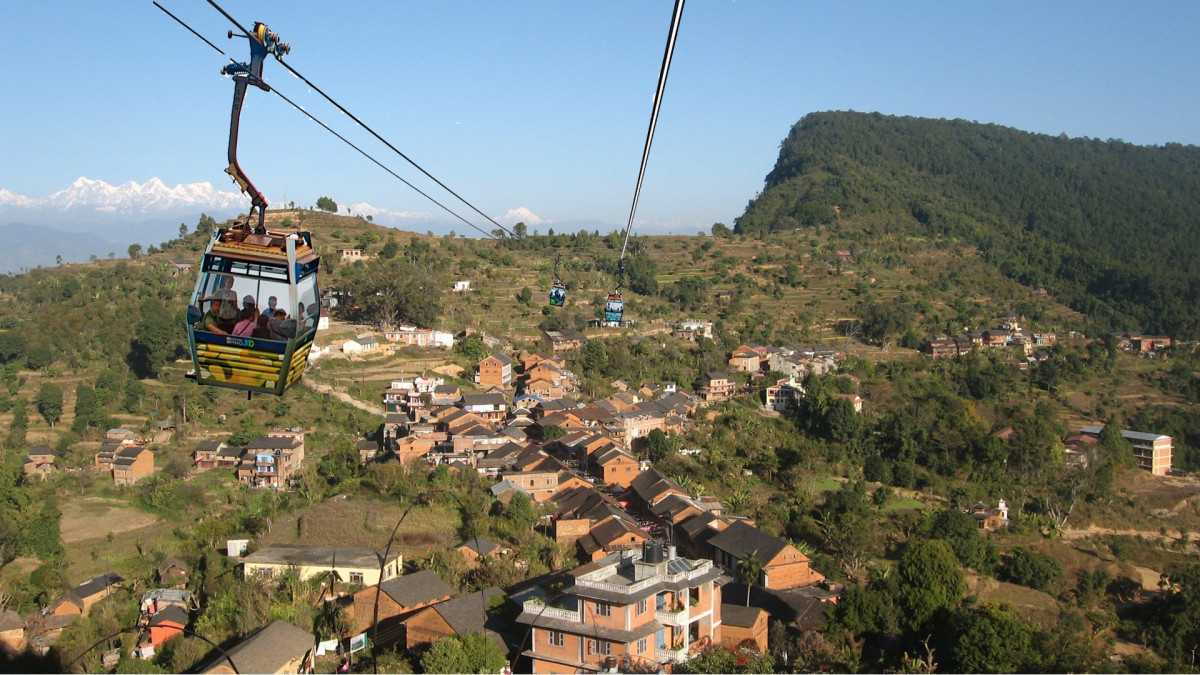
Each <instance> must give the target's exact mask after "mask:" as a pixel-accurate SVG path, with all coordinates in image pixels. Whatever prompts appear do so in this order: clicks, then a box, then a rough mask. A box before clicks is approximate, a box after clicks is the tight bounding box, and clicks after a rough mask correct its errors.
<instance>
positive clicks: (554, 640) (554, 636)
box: [548, 630, 567, 647]
mask: <svg viewBox="0 0 1200 675" xmlns="http://www.w3.org/2000/svg"><path fill="white" fill-rule="evenodd" d="M548 632H549V633H550V646H551V647H561V646H563V645H565V644H567V636H566V635H565V634H564V633H563V632H562V631H561V630H552V631H548Z"/></svg>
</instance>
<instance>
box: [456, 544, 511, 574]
mask: <svg viewBox="0 0 1200 675" xmlns="http://www.w3.org/2000/svg"><path fill="white" fill-rule="evenodd" d="M454 550H455V551H458V553H459V555H461V556H462V557H463V559H464V560H466V561H467V566H468V567H470V568H471V569H476V568H478V567H479V566H480V565H482V564H483V559H484V558H496V557H498V556H499V555H500V551H501V548H500V544H497V543H496V542H494V541H492V540H491V539H488V538H487V537H469V538H468V539H467V540H466V541H464V542H463V543H461V544H459V545H458V546H456V547H455V548H454Z"/></svg>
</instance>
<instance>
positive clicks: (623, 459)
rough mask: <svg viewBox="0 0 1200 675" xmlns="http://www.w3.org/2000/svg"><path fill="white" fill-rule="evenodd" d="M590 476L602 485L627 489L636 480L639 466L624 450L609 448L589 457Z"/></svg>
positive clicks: (614, 447)
mask: <svg viewBox="0 0 1200 675" xmlns="http://www.w3.org/2000/svg"><path fill="white" fill-rule="evenodd" d="M589 469H590V470H591V474H592V475H593V476H595V477H596V478H597V479H598V480H599V481H600V482H601V484H603V485H620V486H621V487H623V488H624V487H629V484H630V483H632V482H633V479H634V478H637V476H638V472H639V471H640V470H641V465H640V464H639V463H638V461H637V459H635V458H634V457H633V456H632V455H630V454H629V453H627V452H625V451H624V450H622V449H620V448H618V447H616V446H610V447H609V448H608V449H607V450H602V451H600V452H597V453H595V454H593V455H592V456H591V461H590V463H589Z"/></svg>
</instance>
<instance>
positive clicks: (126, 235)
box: [0, 177, 250, 273]
mask: <svg viewBox="0 0 1200 675" xmlns="http://www.w3.org/2000/svg"><path fill="white" fill-rule="evenodd" d="M249 206H250V200H249V199H247V198H246V197H245V196H243V195H241V194H239V193H237V192H225V191H222V190H217V189H216V188H214V187H213V186H212V184H211V183H191V184H188V185H176V186H175V187H173V188H170V187H167V186H166V185H165V184H164V183H163V182H162V181H161V180H159V179H158V178H151V179H150V180H148V181H146V182H145V183H137V182H135V181H129V182H128V183H122V184H121V185H110V184H108V183H105V182H104V181H102V180H92V179H90V178H82V177H81V178H78V179H76V180H75V182H74V183H71V186H70V187H68V188H66V189H64V190H59V191H58V192H55V193H54V194H51V195H49V196H46V197H28V196H26V195H20V194H17V193H15V192H13V191H11V190H8V189H4V188H0V233H3V234H4V236H5V239H6V240H7V241H10V242H13V245H11V246H9V247H7V248H6V249H5V250H4V251H0V273H3V272H15V271H19V270H21V269H23V268H33V267H38V266H39V265H40V266H51V265H54V264H55V261H56V260H57V258H58V256H62V258H63V260H64V261H67V262H82V261H84V260H87V259H88V257H89V256H91V255H96V256H98V257H106V256H107V255H108V254H110V253H114V254H120V255H122V256H123V255H124V254H125V251H126V248H127V247H128V246H129V245H130V244H135V243H136V244H141V245H143V246H149V245H151V244H157V243H160V242H163V241H166V240H168V239H172V238H174V237H177V236H179V224H180V223H181V222H182V223H186V224H187V225H188V227H189V228H190V227H194V226H195V224H196V222H197V221H198V219H199V218H200V214H202V213H207V214H208V215H210V216H212V217H214V218H216V219H218V220H223V219H225V218H230V217H232V216H235V215H237V214H238V213H243V212H245V211H246V210H247V209H248V208H249Z"/></svg>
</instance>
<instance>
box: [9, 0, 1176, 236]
mask: <svg viewBox="0 0 1200 675" xmlns="http://www.w3.org/2000/svg"><path fill="white" fill-rule="evenodd" d="M160 2H161V4H163V5H164V6H165V7H167V8H168V9H169V10H171V11H172V12H173V13H174V14H176V15H177V16H179V17H180V18H182V19H183V20H184V21H187V22H188V23H189V24H190V25H191V26H192V27H193V28H195V29H196V30H197V31H199V32H200V33H202V34H203V35H205V36H206V37H208V39H209V40H211V41H212V42H213V43H215V44H216V45H217V46H218V47H220V48H221V49H223V50H225V52H226V53H227V54H228V55H229V56H232V57H233V58H235V59H237V60H239V61H242V60H246V59H247V58H248V53H249V50H248V47H247V43H246V41H245V40H244V39H236V40H229V39H226V37H225V33H226V31H227V30H228V29H229V28H230V26H229V24H228V23H227V22H226V20H225V19H224V18H223V17H222V16H220V15H219V14H218V13H217V12H216V11H215V10H213V9H212V8H211V7H209V6H208V4H207V3H206V2H204V1H203V0H160ZM222 5H223V6H224V7H225V8H226V10H228V11H229V12H230V13H231V14H232V15H233V16H234V17H235V18H237V19H238V20H239V22H241V23H242V24H243V25H246V26H249V25H251V24H252V23H253V22H254V21H256V20H259V21H263V22H265V23H267V24H268V25H269V26H270V27H271V28H272V29H273V30H275V31H277V32H278V33H280V35H281V36H282V37H283V39H284V40H285V41H287V42H290V43H291V45H292V53H291V54H290V55H289V56H288V57H286V58H287V61H288V63H290V64H291V65H292V67H294V68H295V69H296V70H298V71H299V72H301V73H303V74H304V75H305V76H306V77H308V78H309V79H310V80H312V81H313V82H314V83H316V84H317V85H318V86H320V87H321V88H322V89H324V90H325V91H326V92H327V93H329V94H330V95H331V96H333V97H334V98H335V99H337V100H339V101H340V102H341V103H342V104H343V105H344V106H346V107H347V108H348V109H349V110H351V111H352V112H354V113H355V114H356V115H357V116H358V117H359V118H360V119H362V120H363V121H364V122H366V123H367V124H368V125H370V126H372V127H373V128H374V129H375V130H376V131H378V132H380V133H381V134H382V135H383V136H384V137H386V138H388V139H389V140H390V141H391V142H392V143H393V144H394V145H396V146H397V147H398V148H399V149H400V150H402V151H404V152H405V153H406V154H408V155H409V156H410V157H412V158H413V159H414V160H416V161H417V162H418V163H420V164H421V165H422V166H424V167H425V168H426V169H427V170H428V171H430V172H431V173H432V174H433V175H435V176H437V177H438V178H439V179H440V180H442V181H443V182H444V183H446V184H447V185H449V186H450V187H451V188H453V189H454V190H455V191H457V192H458V193H459V194H461V195H462V196H464V197H466V198H467V199H468V200H470V201H471V202H472V203H474V204H475V205H476V206H478V207H479V208H480V209H481V210H483V211H484V212H486V213H488V214H489V215H491V216H492V217H494V218H496V219H497V220H500V222H502V223H505V224H509V223H510V222H512V221H511V220H505V219H504V217H505V215H506V214H507V213H508V212H509V211H510V210H514V209H519V208H524V209H528V211H529V212H530V213H531V214H533V215H534V216H536V217H537V218H539V219H541V221H543V223H542V224H541V225H538V226H534V227H538V228H540V229H541V230H542V231H543V232H544V231H545V228H546V227H548V226H549V227H553V223H555V222H557V223H563V222H569V221H579V220H587V219H594V220H599V221H602V222H605V223H611V224H613V225H618V226H623V225H624V223H625V221H626V220H627V218H628V213H629V206H630V202H631V200H632V197H633V189H634V185H635V182H636V178H637V171H638V163H639V161H640V158H641V150H642V143H643V140H644V136H645V131H646V126H647V123H648V121H649V114H650V107H651V102H652V97H653V92H654V87H655V84H656V80H657V76H658V68H659V64H660V61H661V57H662V51H663V47H664V44H665V40H666V33H667V25H668V21H669V19H670V15H671V9H672V2H671V0H604V1H595V2H564V1H562V0H544V1H531V2H525V1H521V0H511V1H509V2H481V1H479V0H474V1H471V2H458V1H453V0H438V1H437V2H428V1H426V0H422V1H421V2H410V1H408V0H387V1H382V0H380V1H353V2H345V3H342V2H330V1H329V0H320V1H311V0H291V1H288V2H266V1H260V0H223V2H222ZM2 16H3V18H4V24H5V38H4V40H3V41H0V57H2V61H3V63H4V64H5V65H4V67H3V69H0V92H3V93H2V94H0V157H2V158H3V161H0V188H7V189H9V190H12V191H13V192H17V193H19V194H24V195H27V196H30V197H41V196H45V195H47V194H50V193H51V192H54V191H56V190H59V189H62V188H65V187H66V186H67V185H69V184H70V183H71V181H73V180H74V179H75V178H77V177H79V176H86V177H88V178H93V179H99V180H104V181H106V182H109V183H112V184H118V183H122V182H125V181H129V180H134V181H138V182H143V181H145V180H148V179H149V178H151V177H158V178H161V179H162V180H163V181H164V182H165V183H167V184H168V185H172V186H173V185H175V184H178V183H193V182H202V181H209V182H211V183H213V184H214V185H215V186H217V187H219V188H221V189H225V190H230V191H235V190H236V188H235V187H234V186H233V185H232V184H231V183H230V182H229V180H228V178H227V177H226V175H225V174H224V173H223V171H222V169H223V168H224V165H225V142H226V137H227V133H228V121H229V120H228V116H229V108H230V101H231V97H232V89H233V86H232V83H231V81H230V80H228V79H227V78H223V77H222V76H220V75H219V73H218V70H219V69H220V67H221V66H222V65H223V63H225V58H224V57H222V56H221V55H219V54H217V53H216V52H215V51H213V50H212V49H210V48H209V47H207V46H206V45H204V44H203V43H202V42H200V41H199V40H197V39H196V38H195V37H194V36H192V35H191V34H190V33H188V32H187V31H185V30H184V29H183V28H181V27H180V26H179V25H178V24H176V23H175V22H174V21H172V20H171V19H170V18H169V17H167V16H166V15H165V14H163V13H162V12H160V11H159V10H158V9H157V8H155V7H154V6H153V5H152V4H151V2H150V0H146V1H145V2H141V1H140V0H139V1H136V2H134V1H125V0H121V1H119V2H96V3H92V2H77V1H74V0H72V1H70V2H66V1H62V0H44V1H38V2H12V3H7V5H6V7H5V9H4V10H3V14H2ZM1197 36H1200V3H1197V2H1194V1H1190V0H1187V1H1178V2H1061V1H1054V2H1044V1H1039V2H991V3H983V2H916V3H900V2H803V1H800V0H737V1H733V0H691V2H689V3H688V6H687V9H686V10H685V12H684V17H683V23H682V27H681V29H680V34H679V41H678V44H677V49H676V53H675V59H674V62H673V65H672V68H671V77H670V80H669V82H668V86H667V91H666V96H665V100H664V103H663V107H662V113H661V116H660V120H659V125H658V132H657V134H656V137H655V143H654V147H653V150H652V153H651V157H650V164H649V168H648V170H647V175H646V179H645V184H644V187H643V191H642V200H641V203H640V205H639V208H638V213H637V223H636V225H635V228H636V229H637V230H640V231H645V232H664V231H674V232H679V233H687V234H691V233H694V232H696V231H697V230H700V229H703V230H707V229H709V227H710V226H711V225H712V223H714V222H718V221H720V222H725V223H728V224H732V221H733V219H734V218H735V217H737V216H738V215H739V214H740V213H741V211H742V210H743V209H744V207H745V205H746V202H747V200H748V199H750V198H751V197H753V196H754V195H755V194H756V192H757V191H758V190H760V189H761V187H762V185H763V178H764V177H765V175H766V174H767V172H768V171H770V169H771V167H772V166H773V164H774V161H775V158H776V154H777V152H778V147H779V143H780V141H781V140H782V139H783V138H784V137H785V135H786V134H787V132H788V130H789V128H790V126H791V125H792V124H794V123H795V122H796V121H797V120H798V119H799V118H801V117H802V116H803V115H805V114H806V113H809V112H812V111H820V110H847V109H850V110H859V111H878V112H882V113H885V114H892V115H913V116H921V117H945V118H964V119H968V120H977V121H980V122H990V123H996V124H1001V125H1005V126H1011V127H1016V128H1018V129H1023V130H1027V131H1035V132H1041V133H1049V134H1059V133H1066V134H1067V135H1069V136H1087V137H1093V138H1101V139H1108V138H1119V139H1123V140H1125V141H1128V142H1131V143H1137V144H1163V143H1167V142H1180V143H1185V144H1200V78H1198V77H1197V73H1200V47H1198V45H1200V40H1198V39H1197ZM265 75H266V79H267V81H268V83H270V84H272V85H274V86H276V87H278V88H279V90H280V91H281V92H283V93H284V94H286V95H287V96H288V97H289V98H292V99H293V100H296V101H298V102H300V103H301V104H302V105H304V106H305V107H306V108H307V109H308V110H309V111H310V112H312V113H313V114H314V115H316V116H317V117H319V118H321V119H322V120H323V121H325V122H326V123H328V124H330V125H331V126H333V127H334V128H336V129H338V130H339V131H340V132H342V133H343V134H344V135H347V136H348V137H350V138H352V139H353V140H355V141H356V142H359V141H361V146H362V147H364V149H366V150H367V151H368V152H371V153H372V154H373V155H375V156H376V157H377V158H379V159H380V160H381V161H383V163H384V164H387V165H388V166H389V167H391V168H392V169H393V170H395V171H396V172H397V173H399V174H400V175H402V176H404V177H405V178H408V179H410V180H411V181H413V182H414V183H416V184H418V185H419V186H421V187H422V188H423V189H425V188H428V189H429V190H434V191H436V187H435V186H434V187H431V186H430V183H429V182H428V181H427V180H425V179H424V178H423V177H421V176H420V175H419V174H418V173H417V172H416V170H415V169H412V168H411V167H410V166H409V165H408V164H407V163H406V162H404V161H403V160H402V159H401V158H400V157H398V156H396V155H394V154H391V153H390V151H388V150H387V149H386V148H384V147H383V146H382V145H380V144H378V143H377V142H375V141H373V140H371V139H370V138H369V137H367V136H366V135H365V134H364V133H363V132H361V130H357V129H355V128H353V123H352V122H350V120H349V119H348V118H346V117H344V116H342V115H341V114H340V113H338V112H337V111H336V109H334V108H332V107H331V106H330V105H328V104H327V103H325V102H324V101H323V100H322V99H321V98H320V97H319V96H317V95H316V94H315V92H310V91H308V90H307V87H306V86H305V85H304V84H303V83H302V82H300V81H299V80H297V79H294V78H293V77H292V76H291V75H290V74H288V73H287V72H286V71H285V70H284V69H283V68H282V67H281V66H280V65H279V64H277V63H274V62H273V61H270V60H269V61H268V63H267V65H266V70H265ZM240 159H241V165H242V167H243V168H244V169H245V170H246V172H247V173H248V174H249V176H250V177H251V179H252V180H253V181H254V182H255V184H256V185H257V186H258V187H259V188H260V189H261V190H262V191H263V192H264V193H265V194H266V195H267V197H268V199H270V200H272V201H274V202H279V201H283V200H284V199H286V200H294V201H296V202H297V203H299V204H305V205H308V204H312V203H314V202H315V201H316V199H317V197H319V196H322V195H326V196H329V197H331V198H333V199H334V200H335V201H337V202H339V203H340V204H356V203H362V202H365V203H369V204H371V205H373V206H376V207H379V208H384V209H388V210H391V211H400V212H419V213H426V214H435V215H436V217H437V219H438V220H443V221H444V220H446V219H447V218H448V217H446V216H445V214H444V213H443V212H441V211H440V210H439V209H438V208H437V207H436V206H434V205H433V204H431V203H429V202H428V201H426V200H425V199H424V198H422V197H421V196H420V195H418V194H416V193H415V192H413V191H412V190H410V189H409V188H407V187H405V186H404V185H403V184H401V183H400V182H398V181H397V180H395V179H394V178H392V177H391V176H389V175H388V174H386V173H384V172H383V171H382V170H380V169H379V168H378V167H376V166H374V165H373V164H370V163H369V162H368V161H367V160H366V159H364V158H362V157H361V156H360V155H358V154H357V153H355V152H354V151H353V150H351V149H350V148H348V147H346V146H345V145H343V144H342V143H341V142H340V141H338V140H337V139H335V138H333V137H332V136H330V135H329V134H328V133H327V132H325V131H324V130H322V129H320V128H319V127H317V126H316V125H314V124H313V123H312V122H310V121H308V120H307V119H306V118H304V117H303V116H302V115H300V114H299V113H298V112H296V111H295V110H293V109H292V108H291V107H290V106H288V105H287V104H286V103H284V102H283V101H282V100H280V99H279V98H277V97H275V96H274V95H271V94H266V93H264V92H260V91H257V90H253V89H252V90H251V92H250V94H249V95H248V101H247V104H246V107H245V112H244V115H243V121H242V143H241V145H240ZM437 196H438V197H439V199H441V198H442V197H446V200H443V203H446V204H447V205H449V206H451V208H453V209H454V210H455V211H458V212H459V213H460V214H462V215H464V216H466V217H467V218H468V219H469V220H472V221H473V222H476V223H479V224H483V225H486V223H484V222H483V221H482V219H480V218H479V217H478V216H476V215H475V214H473V213H471V212H470V211H469V210H468V209H467V208H466V207H465V206H462V205H460V204H457V203H456V202H454V201H453V200H452V199H451V198H449V197H447V196H446V195H443V194H440V193H438V195H437ZM531 220H532V219H531ZM418 229H424V228H423V227H419V226H418ZM486 229H490V226H487V228H486ZM531 229H533V227H531ZM459 231H467V230H466V228H465V226H463V227H460V228H459Z"/></svg>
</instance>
